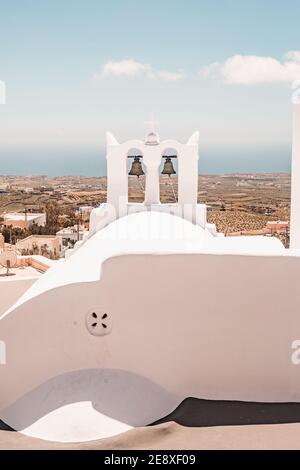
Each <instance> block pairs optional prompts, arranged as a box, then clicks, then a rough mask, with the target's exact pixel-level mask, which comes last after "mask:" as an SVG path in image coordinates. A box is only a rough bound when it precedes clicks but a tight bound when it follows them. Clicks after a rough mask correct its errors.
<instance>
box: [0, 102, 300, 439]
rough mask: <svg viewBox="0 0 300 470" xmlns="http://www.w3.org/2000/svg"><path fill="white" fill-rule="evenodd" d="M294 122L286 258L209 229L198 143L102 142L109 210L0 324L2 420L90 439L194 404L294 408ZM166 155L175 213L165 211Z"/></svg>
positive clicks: (299, 160) (32, 431) (299, 396)
mask: <svg viewBox="0 0 300 470" xmlns="http://www.w3.org/2000/svg"><path fill="white" fill-rule="evenodd" d="M295 123H296V125H295V129H294V133H295V137H294V154H293V159H294V164H293V168H294V169H295V173H294V174H293V208H292V209H293V210H292V230H294V233H292V239H293V244H292V248H291V249H285V248H284V246H283V245H282V243H281V242H280V241H279V240H278V239H276V238H270V237H263V236H253V237H247V236H244V237H239V236H237V237H223V236H222V234H218V233H217V232H216V228H215V226H212V225H210V224H208V223H207V220H206V206H205V205H203V204H197V190H198V187H197V182H198V158H199V153H198V133H195V134H193V136H192V137H191V138H190V139H189V141H188V142H187V143H186V144H182V143H179V142H177V141H175V140H166V141H163V142H160V140H159V137H158V135H157V134H155V133H150V134H149V135H148V136H147V137H146V139H145V140H144V141H141V140H130V141H128V142H125V143H123V144H119V143H118V142H117V140H116V139H115V138H114V137H113V136H112V135H111V134H108V135H107V170H108V171H107V173H108V196H107V203H105V204H102V205H101V206H100V207H99V208H97V209H94V210H93V211H92V213H91V218H90V231H89V233H87V234H85V235H84V237H83V240H82V241H79V242H77V243H76V245H75V247H74V249H73V250H69V251H68V252H67V256H66V259H65V260H61V261H59V262H57V263H56V264H55V265H54V266H53V267H52V268H51V269H49V270H48V271H47V273H45V274H44V275H43V276H42V277H41V278H40V279H39V280H38V281H37V282H36V283H34V284H33V285H32V287H31V288H30V289H29V290H28V291H26V292H25V294H24V295H23V296H22V297H21V298H20V299H18V300H17V301H16V303H15V304H14V305H12V306H10V308H8V309H7V310H6V311H5V312H4V313H3V315H2V317H0V334H1V340H2V342H4V343H5V345H6V353H7V357H8V358H10V360H9V362H8V363H7V366H5V367H2V366H0V383H1V388H0V418H1V419H2V420H3V421H4V422H6V423H8V424H9V425H11V426H12V427H13V428H14V429H17V430H20V431H21V432H23V433H24V434H27V435H31V436H36V437H40V438H45V439H50V440H55V441H82V440H93V439H97V438H100V437H108V436H111V435H114V434H119V433H120V432H123V431H125V430H128V429H130V428H132V427H134V426H144V425H146V424H149V423H152V422H154V421H156V420H157V419H159V418H161V417H162V416H165V415H168V414H169V413H170V412H171V411H172V410H174V409H175V408H176V407H177V406H178V405H179V404H180V403H181V402H182V401H183V400H184V399H185V398H186V397H191V396H193V397H196V398H205V399H214V400H240V401H260V402H300V373H299V370H298V368H297V367H295V364H296V362H297V361H296V360H295V358H296V359H297V354H298V355H299V354H300V351H299V348H300V342H299V341H298V336H299V332H300V316H299V301H300V297H299V285H298V284H299V276H300V249H299V248H300V246H299V245H300V222H299V226H298V221H299V220H300V210H299V208H300V192H298V190H297V187H300V186H299V181H298V180H300V173H299V171H300V170H299V169H300V105H299V106H298V107H297V108H296V114H295ZM169 149H172V151H173V153H172V155H173V156H175V154H176V156H177V161H178V202H177V203H174V204H161V203H160V197H159V174H160V171H161V164H162V162H163V163H168V166H169V168H170V161H166V160H167V158H166V152H167V150H168V152H169ZM133 152H138V153H135V156H136V158H137V159H135V160H134V162H135V174H138V172H139V171H140V169H141V168H140V165H143V166H142V169H143V172H144V173H145V185H146V186H145V201H144V203H141V204H129V203H128V169H127V166H128V165H127V162H128V156H133V155H134V153H133ZM168 155H169V156H170V153H168ZM137 156H138V157H137ZM168 158H169V157H168ZM165 168H166V167H165ZM298 170H299V171H298ZM133 173H134V172H133ZM131 174H132V172H131ZM295 177H296V178H297V181H296V180H295ZM296 183H297V184H296ZM279 272H280V273H284V276H278V273H279ZM25 352H26V353H25Z"/></svg>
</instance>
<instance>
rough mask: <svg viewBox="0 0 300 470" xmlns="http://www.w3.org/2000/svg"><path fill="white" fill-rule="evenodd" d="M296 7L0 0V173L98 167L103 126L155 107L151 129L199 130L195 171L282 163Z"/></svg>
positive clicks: (124, 122)
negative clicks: (0, 100) (0, 95)
mask: <svg viewBox="0 0 300 470" xmlns="http://www.w3.org/2000/svg"><path fill="white" fill-rule="evenodd" d="M299 17H300V2H299V1H298V0H297V1H296V0H288V1H286V2H282V1H281V0H265V1H264V2H262V1H257V0H254V1H251V2H250V1H245V0H244V1H241V0H222V1H220V0H210V1H208V0H207V1H206V0H205V1H204V0H203V1H201V0H185V1H182V0H163V1H162V0H160V1H157V0H152V1H151V2H146V1H144V0H140V1H136V0H110V1H102V0H84V1H83V0H60V1H58V0H43V1H39V0H10V1H8V0H6V1H4V0H0V80H2V81H5V83H6V88H7V94H6V104H5V105H0V173H28V174H29V173H49V174H55V173H58V174H59V173H64V174H66V173H67V174H71V173H74V174H76V173H77V174H78V173H81V174H101V173H103V172H104V170H105V167H104V158H103V157H104V145H105V131H106V130H110V131H112V132H113V133H114V134H115V135H116V137H117V139H119V140H120V141H122V140H125V139H127V138H132V137H143V136H144V134H145V132H146V131H147V124H146V121H148V120H149V119H150V116H151V115H153V114H154V116H155V119H156V120H157V121H158V125H157V127H158V130H159V133H160V135H161V138H168V137H175V138H178V140H182V141H185V140H187V139H188V137H189V135H190V134H192V132H193V131H194V130H196V129H197V130H199V131H200V136H201V138H200V156H201V160H200V169H201V170H202V171H203V172H210V171H214V172H215V171H218V170H219V171H255V170H260V171H263V170H265V171H273V170H274V171H280V170H283V171H288V170H289V159H290V144H291V117H292V104H291V95H292V89H291V84H292V82H293V81H294V80H296V79H297V78H299V79H300V54H299V52H298V51H299V50H300V28H299ZM297 54H298V55H297ZM212 64H213V65H212ZM298 71H299V77H298ZM1 167H2V170H1Z"/></svg>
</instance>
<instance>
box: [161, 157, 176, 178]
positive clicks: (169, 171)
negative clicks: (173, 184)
mask: <svg viewBox="0 0 300 470" xmlns="http://www.w3.org/2000/svg"><path fill="white" fill-rule="evenodd" d="M164 158H165V159H166V160H165V163H164V168H163V171H162V172H161V174H162V175H168V176H169V177H170V176H171V175H176V171H175V170H174V166H173V162H172V159H171V157H164Z"/></svg>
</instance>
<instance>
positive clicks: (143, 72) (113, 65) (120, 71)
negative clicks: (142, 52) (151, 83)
mask: <svg viewBox="0 0 300 470" xmlns="http://www.w3.org/2000/svg"><path fill="white" fill-rule="evenodd" d="M108 77H127V78H137V77H146V78H148V79H152V80H154V79H159V80H164V81H169V82H176V81H179V80H182V79H183V78H185V75H184V73H183V72H181V71H179V72H169V71H166V70H158V71H156V70H155V69H153V67H151V65H148V64H143V63H142V62H137V61H136V60H134V59H125V60H121V61H119V62H113V61H110V62H107V63H106V64H104V65H103V67H102V70H101V71H100V72H99V73H96V74H95V75H94V80H102V79H103V78H108Z"/></svg>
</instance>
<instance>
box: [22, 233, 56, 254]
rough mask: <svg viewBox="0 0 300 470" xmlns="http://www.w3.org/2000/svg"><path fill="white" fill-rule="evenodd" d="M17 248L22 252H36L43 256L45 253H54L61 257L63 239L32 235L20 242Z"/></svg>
mask: <svg viewBox="0 0 300 470" xmlns="http://www.w3.org/2000/svg"><path fill="white" fill-rule="evenodd" d="M16 248H17V250H19V251H20V252H21V253H22V252H24V251H25V252H26V251H29V252H35V251H37V252H38V253H37V254H43V252H44V251H48V252H49V253H52V254H53V255H54V256H60V254H61V253H62V241H61V238H59V237H57V236H53V235H30V236H29V237H26V238H23V239H22V240H18V241H17V243H16Z"/></svg>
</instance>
